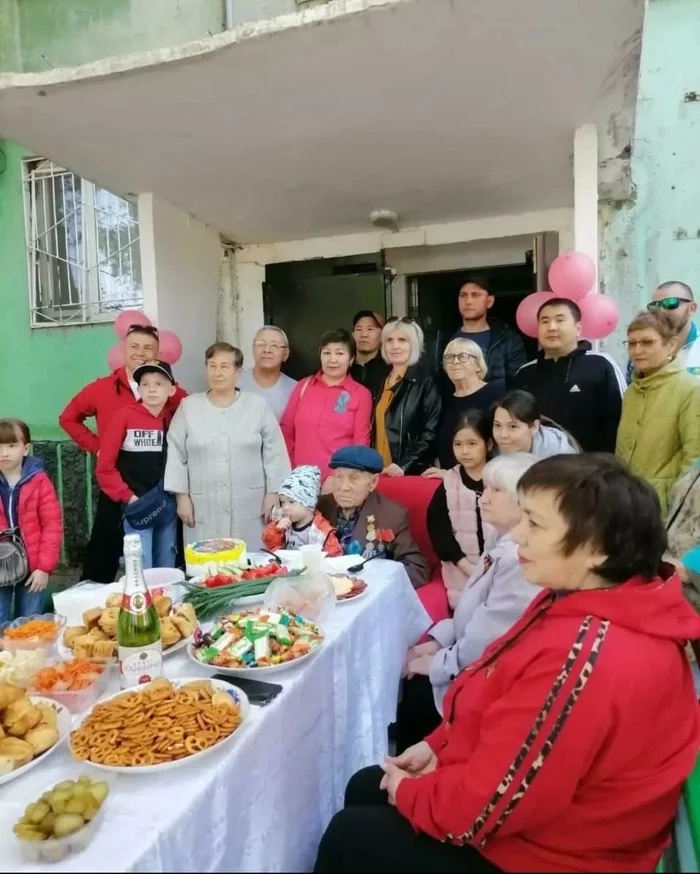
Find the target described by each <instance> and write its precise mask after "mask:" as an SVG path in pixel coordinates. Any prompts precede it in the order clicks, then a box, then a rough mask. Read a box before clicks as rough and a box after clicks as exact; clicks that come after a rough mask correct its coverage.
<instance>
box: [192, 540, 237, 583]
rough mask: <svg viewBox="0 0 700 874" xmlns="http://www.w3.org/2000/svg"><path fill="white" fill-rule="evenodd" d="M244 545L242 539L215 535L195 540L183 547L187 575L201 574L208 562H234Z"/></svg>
mask: <svg viewBox="0 0 700 874" xmlns="http://www.w3.org/2000/svg"><path fill="white" fill-rule="evenodd" d="M245 550H246V545H245V542H244V541H243V540H236V539H235V538H233V537H215V538H212V539H211V540H197V541H195V542H194V543H188V544H187V546H186V547H185V563H186V564H187V576H188V577H196V576H200V575H201V574H203V573H204V572H205V570H206V568H207V565H209V564H212V563H213V564H219V563H221V564H224V563H227V562H235V561H238V560H239V559H240V558H242V557H243V555H244V553H245Z"/></svg>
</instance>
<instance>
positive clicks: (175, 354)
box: [158, 331, 182, 364]
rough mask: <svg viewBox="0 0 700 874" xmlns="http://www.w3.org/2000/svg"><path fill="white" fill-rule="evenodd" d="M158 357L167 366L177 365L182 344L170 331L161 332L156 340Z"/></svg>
mask: <svg viewBox="0 0 700 874" xmlns="http://www.w3.org/2000/svg"><path fill="white" fill-rule="evenodd" d="M158 340H159V342H158V356H159V358H161V359H162V360H163V361H167V363H168V364H177V362H178V361H179V360H180V357H181V355H182V343H181V342H180V339H179V337H178V336H177V334H173V332H172V331H161V332H160V337H159V338H158Z"/></svg>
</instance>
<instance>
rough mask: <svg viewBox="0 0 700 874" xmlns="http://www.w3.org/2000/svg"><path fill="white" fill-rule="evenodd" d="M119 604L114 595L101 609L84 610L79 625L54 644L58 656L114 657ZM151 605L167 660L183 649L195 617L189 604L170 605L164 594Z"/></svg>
mask: <svg viewBox="0 0 700 874" xmlns="http://www.w3.org/2000/svg"><path fill="white" fill-rule="evenodd" d="M121 603H122V596H121V595H120V594H118V593H116V592H115V593H113V594H111V595H109V596H108V597H107V599H106V601H104V602H102V606H96V607H91V608H90V609H88V610H85V612H84V613H83V617H82V625H69V626H68V627H67V628H66V630H65V631H64V632H63V637H62V638H61V640H60V641H59V643H58V652H59V655H61V656H63V657H64V658H70V657H75V658H82V659H114V658H116V656H117V620H118V619H119V611H120V609H121ZM153 606H154V607H155V608H156V611H157V613H158V616H159V618H160V631H161V636H162V638H163V657H164V658H167V657H168V656H170V655H172V653H175V652H178V651H179V650H181V649H183V648H184V647H185V646H187V643H188V641H189V640H190V638H191V636H192V633H193V632H194V629H195V627H196V625H197V616H196V614H195V611H194V607H192V605H191V604H182V603H180V604H173V601H172V599H171V598H169V597H168V596H167V595H164V594H160V595H156V596H155V597H154V598H153Z"/></svg>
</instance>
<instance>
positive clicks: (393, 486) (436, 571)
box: [377, 476, 451, 623]
mask: <svg viewBox="0 0 700 874" xmlns="http://www.w3.org/2000/svg"><path fill="white" fill-rule="evenodd" d="M439 485H440V480H439V479H423V477H420V476H393V477H392V476H380V477H379V484H378V486H377V491H378V492H379V493H380V494H381V495H384V496H385V497H386V498H390V499H391V500H392V501H396V503H397V504H401V506H402V507H404V508H405V509H406V510H408V515H409V518H410V520H411V534H412V535H413V539H414V540H415V541H416V543H417V544H418V546H419V547H420V551H421V552H422V553H423V555H424V556H425V557H426V558H427V559H428V562H429V563H430V579H429V580H428V582H427V583H426V584H425V585H424V586H421V587H420V589H418V597H419V598H420V600H421V603H422V604H423V606H424V607H425V609H426V611H427V613H428V615H429V616H430V618H431V619H432V620H433V623H435V622H440V621H441V620H442V619H447V618H448V617H449V616H450V615H451V613H450V606H449V604H448V603H447V590H446V589H445V584H444V582H443V581H442V570H441V566H440V560H439V559H438V557H437V555H435V552H434V550H433V544H432V543H431V542H430V537H429V536H428V529H427V526H426V524H425V516H426V512H427V510H428V504H429V503H430V501H431V499H432V497H433V495H434V494H435V489H436V488H437V487H438V486H439Z"/></svg>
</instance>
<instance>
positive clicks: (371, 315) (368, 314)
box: [352, 310, 384, 330]
mask: <svg viewBox="0 0 700 874" xmlns="http://www.w3.org/2000/svg"><path fill="white" fill-rule="evenodd" d="M360 319H373V320H374V323H375V325H376V326H377V327H378V328H383V327H384V316H382V315H380V314H379V313H375V312H374V310H360V311H359V312H358V313H355V315H354V316H353V317H352V327H353V330H355V325H357V323H358V322H359V321H360Z"/></svg>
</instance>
